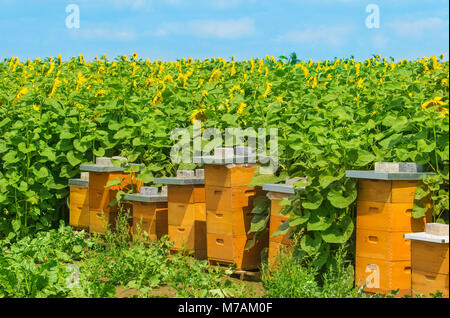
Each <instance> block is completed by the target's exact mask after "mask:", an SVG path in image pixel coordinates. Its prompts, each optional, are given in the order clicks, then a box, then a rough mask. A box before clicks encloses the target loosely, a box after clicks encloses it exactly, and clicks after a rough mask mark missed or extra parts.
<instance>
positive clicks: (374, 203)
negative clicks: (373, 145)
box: [346, 167, 431, 296]
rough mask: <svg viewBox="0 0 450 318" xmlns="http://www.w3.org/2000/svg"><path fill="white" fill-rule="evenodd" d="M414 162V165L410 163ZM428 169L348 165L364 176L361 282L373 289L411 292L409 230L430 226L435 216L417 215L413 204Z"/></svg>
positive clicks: (359, 208)
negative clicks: (370, 168)
mask: <svg viewBox="0 0 450 318" xmlns="http://www.w3.org/2000/svg"><path fill="white" fill-rule="evenodd" d="M408 168H410V167H408ZM430 175H431V174H430V173H422V172H401V171H399V172H384V171H382V172H380V171H357V170H350V171H346V176H347V177H349V178H356V179H358V199H357V211H356V214H357V215H356V265H355V283H356V285H357V286H362V285H363V284H364V283H367V284H366V286H365V288H364V291H365V292H368V293H382V294H388V293H390V292H392V291H393V290H396V289H400V291H399V294H398V296H402V295H405V294H411V250H410V242H409V241H407V240H405V239H404V238H403V235H404V234H406V233H409V232H419V231H423V230H424V229H425V223H426V222H427V220H430V218H431V213H430V210H431V204H430V203H429V202H426V204H427V205H429V206H430V210H428V212H427V213H426V217H423V218H420V219H414V218H413V217H412V213H411V212H412V209H413V205H414V195H415V191H416V188H417V187H418V186H419V185H420V184H421V183H422V181H421V180H422V179H423V178H425V177H427V176H430Z"/></svg>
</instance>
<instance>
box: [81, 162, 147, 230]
mask: <svg viewBox="0 0 450 318" xmlns="http://www.w3.org/2000/svg"><path fill="white" fill-rule="evenodd" d="M139 166H143V165H139ZM80 170H81V171H88V172H89V232H91V233H97V234H102V235H103V234H105V233H106V231H107V228H108V226H109V225H113V224H115V222H116V219H117V212H118V207H117V205H115V206H111V207H110V206H108V205H109V204H110V202H111V201H112V200H113V199H114V198H115V197H116V194H117V192H118V191H119V190H125V189H128V188H130V186H131V183H133V184H134V185H135V186H136V190H137V191H139V190H140V187H141V185H142V182H140V181H138V180H136V179H135V178H134V176H133V182H131V181H132V180H131V177H130V174H129V173H125V172H124V170H125V169H124V168H117V167H114V166H107V165H97V164H83V165H81V166H80ZM116 177H117V178H119V179H122V178H123V181H122V183H121V184H120V185H115V186H112V187H108V188H105V186H106V184H107V183H108V182H109V181H112V180H114V178H116Z"/></svg>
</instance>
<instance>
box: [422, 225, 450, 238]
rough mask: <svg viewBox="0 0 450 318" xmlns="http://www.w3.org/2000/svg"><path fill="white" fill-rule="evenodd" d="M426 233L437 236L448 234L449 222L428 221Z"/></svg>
mask: <svg viewBox="0 0 450 318" xmlns="http://www.w3.org/2000/svg"><path fill="white" fill-rule="evenodd" d="M426 233H428V234H432V235H437V236H448V224H441V223H427V225H426Z"/></svg>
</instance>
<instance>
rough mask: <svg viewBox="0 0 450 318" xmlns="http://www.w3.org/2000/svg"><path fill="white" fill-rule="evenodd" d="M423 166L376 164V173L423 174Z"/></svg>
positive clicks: (389, 163)
mask: <svg viewBox="0 0 450 318" xmlns="http://www.w3.org/2000/svg"><path fill="white" fill-rule="evenodd" d="M422 171H423V166H422V165H418V164H416V163H414V162H375V172H391V173H392V172H393V173H395V172H422Z"/></svg>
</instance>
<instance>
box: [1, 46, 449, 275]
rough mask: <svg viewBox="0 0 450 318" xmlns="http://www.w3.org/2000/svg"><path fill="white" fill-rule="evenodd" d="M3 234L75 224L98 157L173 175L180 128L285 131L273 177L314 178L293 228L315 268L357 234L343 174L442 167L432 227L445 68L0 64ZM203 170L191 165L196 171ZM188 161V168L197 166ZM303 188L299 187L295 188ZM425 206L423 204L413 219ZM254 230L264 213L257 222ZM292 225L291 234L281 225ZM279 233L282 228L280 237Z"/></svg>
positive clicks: (443, 199)
mask: <svg viewBox="0 0 450 318" xmlns="http://www.w3.org/2000/svg"><path fill="white" fill-rule="evenodd" d="M0 75H1V76H0V158H1V159H0V238H1V237H8V238H9V239H11V238H13V237H16V236H17V237H22V236H24V235H25V234H30V233H31V234H32V233H35V232H36V231H40V230H47V229H50V228H51V227H53V226H54V225H56V224H58V223H59V220H61V219H65V218H67V216H68V205H67V202H68V195H69V187H68V185H67V184H68V183H67V182H68V179H69V178H73V177H76V176H77V175H79V173H80V170H79V165H80V164H82V163H93V162H95V157H101V156H114V155H120V156H124V157H127V158H129V160H130V161H131V162H136V163H142V164H144V165H145V166H146V168H145V169H144V170H143V171H142V172H141V173H140V176H139V178H140V179H141V180H142V181H144V182H145V183H151V181H152V180H153V177H158V176H171V175H174V174H175V172H176V170H177V168H178V166H176V165H174V164H173V163H172V162H171V159H170V148H171V146H172V145H173V143H174V142H173V141H172V140H170V134H171V132H172V131H173V130H174V129H175V128H179V127H191V126H192V122H193V121H194V120H199V121H201V122H202V126H203V127H205V128H206V127H216V128H218V129H221V130H223V129H225V128H228V127H240V128H242V129H245V128H248V127H253V128H277V129H278V138H279V141H278V144H279V155H280V157H279V167H278V171H277V173H276V175H272V176H267V175H255V176H254V179H253V181H252V183H254V184H262V183H273V182H277V181H278V180H280V181H281V180H284V177H286V176H289V177H297V176H299V177H307V180H308V183H307V187H306V189H307V191H306V192H305V193H302V194H301V195H300V194H299V195H298V196H300V197H297V198H300V199H301V200H300V202H301V206H298V205H295V204H289V202H287V203H286V205H287V209H288V210H289V213H290V217H291V218H290V222H289V223H290V225H291V226H294V225H295V226H297V227H298V228H299V229H302V230H303V231H304V235H303V238H302V241H301V246H302V248H303V249H304V251H305V252H306V253H307V254H308V255H310V256H311V257H312V259H313V261H314V262H315V263H316V265H317V266H319V267H320V266H321V265H323V264H324V263H326V262H327V260H329V258H330V257H331V254H330V249H332V248H333V246H337V245H339V244H342V243H345V242H346V241H348V240H349V238H350V237H351V236H352V234H353V232H354V231H353V230H354V214H355V204H354V203H355V200H356V196H357V193H356V182H355V180H353V179H348V178H346V177H345V170H349V169H358V170H368V169H372V168H373V164H374V162H376V161H410V162H416V163H418V164H422V165H424V169H425V171H433V172H435V173H436V175H435V176H434V177H431V178H429V179H427V180H425V186H423V187H422V188H421V189H420V193H416V197H417V198H418V199H420V198H421V197H424V196H426V195H431V197H432V200H433V203H434V204H433V217H434V221H437V222H444V223H448V210H449V208H448V206H449V203H448V202H449V201H448V185H449V115H448V100H449V62H448V61H444V60H443V56H440V57H438V58H436V57H435V56H431V57H429V58H428V57H424V58H422V59H420V60H416V61H408V60H406V59H405V60H401V61H398V62H394V61H393V59H387V58H382V57H380V56H379V55H378V56H373V57H372V58H369V59H366V60H364V61H355V60H354V59H353V58H345V59H342V58H341V59H337V58H336V59H334V60H326V61H317V62H314V61H311V60H309V61H300V60H298V59H297V58H296V57H295V55H291V57H286V56H281V57H280V58H278V59H275V58H274V57H269V56H267V57H266V58H264V59H250V60H248V61H235V59H234V58H231V59H229V60H225V59H222V58H220V57H219V58H211V59H206V60H203V61H202V60H199V59H195V60H194V59H192V58H189V59H182V60H178V61H176V62H163V61H149V60H142V59H139V57H138V55H137V54H136V53H134V54H132V55H131V56H129V57H127V56H122V57H119V58H116V59H114V60H112V61H110V60H108V59H107V58H106V56H103V57H102V58H100V59H98V58H95V60H94V61H85V59H84V57H83V56H82V55H80V56H79V57H77V58H72V59H71V60H68V61H63V60H62V59H61V56H59V57H56V58H55V57H49V58H46V59H45V60H41V59H39V58H38V59H35V60H30V59H29V60H27V61H20V60H19V59H18V58H16V57H12V58H10V59H5V60H4V61H3V62H0ZM192 165H193V166H195V165H194V164H192ZM193 166H192V167H191V168H193ZM298 186H302V185H300V184H298ZM294 199H295V198H293V199H292V200H291V202H294V201H293V200H294ZM425 210H426V208H424V207H422V206H421V205H420V204H419V203H418V204H416V205H415V207H414V211H413V214H414V216H415V217H420V216H423V215H424V213H425ZM254 223H255V224H254V229H255V231H260V230H261V229H263V228H264V227H265V226H266V224H267V220H266V216H259V218H255V222H254ZM285 230H287V229H285ZM280 231H283V229H280Z"/></svg>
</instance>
